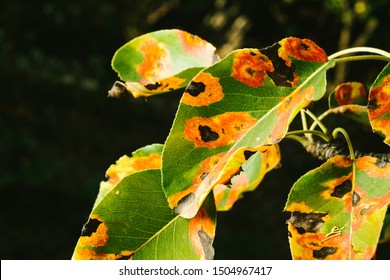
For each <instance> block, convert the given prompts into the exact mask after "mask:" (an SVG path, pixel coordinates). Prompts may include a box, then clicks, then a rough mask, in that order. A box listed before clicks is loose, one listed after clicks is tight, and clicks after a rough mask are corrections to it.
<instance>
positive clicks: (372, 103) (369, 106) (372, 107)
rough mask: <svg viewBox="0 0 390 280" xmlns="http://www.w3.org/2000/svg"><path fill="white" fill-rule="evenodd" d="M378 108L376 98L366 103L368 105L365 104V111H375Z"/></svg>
mask: <svg viewBox="0 0 390 280" xmlns="http://www.w3.org/2000/svg"><path fill="white" fill-rule="evenodd" d="M379 107H380V106H379V105H378V100H376V98H374V99H372V100H370V101H368V104H367V109H369V110H376V109H378V108H379Z"/></svg>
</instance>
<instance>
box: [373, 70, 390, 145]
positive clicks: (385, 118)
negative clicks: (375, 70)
mask: <svg viewBox="0 0 390 280" xmlns="http://www.w3.org/2000/svg"><path fill="white" fill-rule="evenodd" d="M368 116H369V118H370V122H371V126H372V128H373V130H375V131H376V132H380V133H382V134H383V135H384V136H385V140H384V142H385V143H386V144H388V145H390V64H387V66H386V67H385V68H384V69H383V70H382V72H381V73H380V74H379V76H378V77H377V78H376V80H375V81H374V83H373V84H372V86H371V88H370V93H369V96H368Z"/></svg>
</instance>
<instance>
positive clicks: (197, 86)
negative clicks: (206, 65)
mask: <svg viewBox="0 0 390 280" xmlns="http://www.w3.org/2000/svg"><path fill="white" fill-rule="evenodd" d="M205 89H206V85H205V84H204V83H202V82H194V81H192V82H190V83H189V84H188V86H187V88H186V90H185V92H188V93H189V94H190V95H191V96H193V97H196V96H198V95H199V94H201V93H202V92H204V91H205Z"/></svg>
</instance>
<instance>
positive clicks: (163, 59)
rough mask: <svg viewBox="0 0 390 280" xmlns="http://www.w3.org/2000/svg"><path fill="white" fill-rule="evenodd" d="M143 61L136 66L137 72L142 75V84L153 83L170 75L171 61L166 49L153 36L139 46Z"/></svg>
mask: <svg viewBox="0 0 390 280" xmlns="http://www.w3.org/2000/svg"><path fill="white" fill-rule="evenodd" d="M139 50H140V51H141V52H142V54H143V56H144V61H143V62H142V63H141V64H140V65H139V66H138V69H137V70H138V72H139V74H140V75H141V76H142V77H143V78H142V79H141V80H140V81H139V82H141V83H143V84H150V83H155V82H156V81H159V80H161V79H163V78H166V77H168V76H169V75H170V71H171V69H172V61H171V59H170V56H169V53H168V50H167V49H166V48H165V47H164V46H163V45H162V44H160V43H158V42H157V41H156V40H155V39H154V38H148V39H147V40H145V41H144V42H142V44H141V45H140V46H139Z"/></svg>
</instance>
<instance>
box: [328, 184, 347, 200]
mask: <svg viewBox="0 0 390 280" xmlns="http://www.w3.org/2000/svg"><path fill="white" fill-rule="evenodd" d="M351 190H352V181H351V180H346V181H344V182H343V183H341V184H340V185H338V186H337V187H335V188H334V190H333V192H332V193H331V194H330V195H331V196H334V197H338V198H342V197H343V196H344V195H346V194H347V193H349V192H350V191H351Z"/></svg>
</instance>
